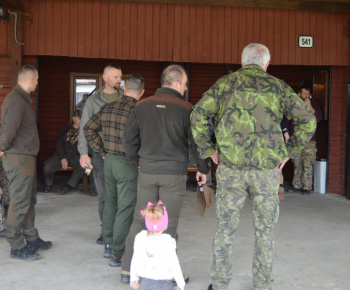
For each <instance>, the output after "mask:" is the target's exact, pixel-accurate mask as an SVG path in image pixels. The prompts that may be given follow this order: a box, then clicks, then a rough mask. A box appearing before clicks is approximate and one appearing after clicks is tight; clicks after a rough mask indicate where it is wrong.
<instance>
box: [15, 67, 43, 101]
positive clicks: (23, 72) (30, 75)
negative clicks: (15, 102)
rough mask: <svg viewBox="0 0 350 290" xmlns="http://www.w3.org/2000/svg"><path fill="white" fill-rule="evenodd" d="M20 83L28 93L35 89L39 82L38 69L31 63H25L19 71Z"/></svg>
mask: <svg viewBox="0 0 350 290" xmlns="http://www.w3.org/2000/svg"><path fill="white" fill-rule="evenodd" d="M18 84H19V85H20V86H21V87H22V88H23V90H25V91H26V92H27V93H28V94H29V93H31V92H33V91H35V88H36V86H37V84H38V70H37V69H36V68H35V67H34V66H31V65H24V66H22V67H21V68H20V69H19V71H18Z"/></svg>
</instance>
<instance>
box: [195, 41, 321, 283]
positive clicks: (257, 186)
mask: <svg viewBox="0 0 350 290" xmlns="http://www.w3.org/2000/svg"><path fill="white" fill-rule="evenodd" d="M241 60H242V68H241V69H240V70H238V71H236V72H234V73H232V74H229V75H227V76H224V77H222V78H221V79H219V80H218V81H217V82H216V83H215V84H214V85H213V86H212V87H211V88H210V89H209V90H208V91H207V92H206V93H205V94H204V95H203V98H202V99H201V100H200V101H199V102H198V103H197V104H196V105H195V107H194V110H193V112H192V114H191V123H192V131H193V136H194V139H195V142H196V143H197V145H198V150H199V151H200V155H201V158H203V159H204V158H208V157H211V158H212V159H213V161H214V162H215V163H216V164H218V163H219V160H220V164H219V166H218V169H217V172H216V175H217V176H216V178H217V194H216V198H217V199H216V213H217V217H218V225H217V231H216V234H215V237H214V241H213V256H214V259H213V263H212V269H211V280H212V284H211V285H210V286H209V288H208V289H215V290H218V289H220V290H222V289H227V288H228V285H229V282H230V280H231V276H232V247H233V237H234V234H235V231H236V228H237V225H238V222H239V218H240V212H241V209H242V207H243V205H244V202H245V200H246V198H247V197H249V200H250V203H251V205H252V211H253V216H254V228H255V254H254V259H253V284H254V289H271V284H272V282H273V280H274V279H273V275H272V260H273V252H274V244H275V243H274V238H273V227H274V225H275V224H276V222H277V220H278V214H279V201H278V187H279V176H280V175H279V174H280V170H281V169H282V167H283V165H284V164H285V162H286V161H287V160H288V159H289V158H290V157H292V158H294V157H296V156H298V155H299V154H300V151H301V149H302V148H303V147H304V146H305V145H306V144H307V142H308V141H309V139H310V138H311V137H312V135H313V133H314V131H315V128H316V120H315V118H314V116H313V114H312V112H311V111H310V109H309V108H308V107H307V106H306V105H305V104H304V102H303V101H302V100H301V99H300V98H299V97H298V95H296V94H295V93H294V92H293V90H292V89H291V88H290V87H289V86H288V85H287V84H285V83H284V82H283V81H281V80H279V79H277V78H275V77H272V76H270V75H269V74H267V73H266V70H267V67H268V65H269V61H270V53H269V50H268V48H267V47H266V46H264V45H262V44H256V43H252V44H249V45H248V46H247V47H245V48H244V50H243V53H242V59H241ZM283 114H284V115H285V116H287V117H288V118H289V119H292V120H293V122H294V124H295V129H296V133H295V134H294V136H293V137H291V138H290V140H289V142H288V143H287V144H284V141H283V137H282V132H281V127H280V123H281V120H282V117H283ZM210 117H214V127H215V136H216V140H217V144H216V146H214V145H213V144H212V142H211V141H210V137H209V134H208V128H207V123H208V118H210Z"/></svg>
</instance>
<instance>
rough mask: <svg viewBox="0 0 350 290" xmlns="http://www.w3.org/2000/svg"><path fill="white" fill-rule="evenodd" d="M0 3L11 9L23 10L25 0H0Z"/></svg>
mask: <svg viewBox="0 0 350 290" xmlns="http://www.w3.org/2000/svg"><path fill="white" fill-rule="evenodd" d="M0 4H1V5H2V6H3V7H4V8H7V9H10V10H11V11H18V12H23V0H0Z"/></svg>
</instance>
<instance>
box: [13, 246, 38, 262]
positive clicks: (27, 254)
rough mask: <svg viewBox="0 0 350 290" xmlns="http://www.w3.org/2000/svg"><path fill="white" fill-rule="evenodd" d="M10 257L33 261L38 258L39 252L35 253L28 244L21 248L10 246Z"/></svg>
mask: <svg viewBox="0 0 350 290" xmlns="http://www.w3.org/2000/svg"><path fill="white" fill-rule="evenodd" d="M10 256H11V258H14V259H21V260H24V261H34V260H36V259H38V258H39V254H38V253H35V252H34V251H33V249H32V248H31V247H29V246H28V245H26V246H24V247H23V248H21V249H12V248H11V255H10Z"/></svg>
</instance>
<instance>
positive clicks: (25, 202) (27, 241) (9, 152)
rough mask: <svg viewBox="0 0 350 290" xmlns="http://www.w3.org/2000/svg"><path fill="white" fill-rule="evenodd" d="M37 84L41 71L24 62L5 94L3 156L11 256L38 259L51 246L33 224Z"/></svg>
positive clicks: (0, 146) (0, 149) (0, 152)
mask: <svg viewBox="0 0 350 290" xmlns="http://www.w3.org/2000/svg"><path fill="white" fill-rule="evenodd" d="M37 84H38V71H37V70H36V68H35V67H33V66H29V65H24V66H22V67H21V68H20V70H19V72H18V84H17V85H16V86H15V87H14V88H13V90H12V91H11V92H10V93H9V94H8V95H7V96H6V98H5V101H4V103H3V104H2V108H1V134H0V156H2V162H3V166H4V169H5V173H6V176H7V178H8V180H9V193H10V207H9V211H8V217H7V221H6V239H7V241H8V242H9V243H10V245H11V258H17V259H22V260H35V259H37V258H38V257H39V254H38V253H36V251H37V250H38V249H42V250H47V249H50V248H51V246H52V243H51V242H49V241H47V242H45V241H43V240H42V239H40V237H39V233H38V230H37V229H36V228H35V226H34V220H35V204H36V170H35V156H36V155H37V154H38V152H39V146H40V142H39V135H38V130H37V125H36V118H35V113H34V111H33V105H32V100H31V98H30V95H29V94H30V93H31V92H33V91H35V88H36V86H37Z"/></svg>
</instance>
